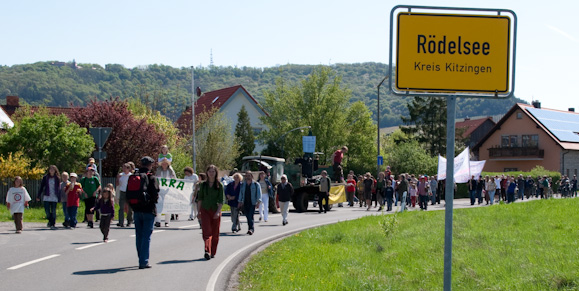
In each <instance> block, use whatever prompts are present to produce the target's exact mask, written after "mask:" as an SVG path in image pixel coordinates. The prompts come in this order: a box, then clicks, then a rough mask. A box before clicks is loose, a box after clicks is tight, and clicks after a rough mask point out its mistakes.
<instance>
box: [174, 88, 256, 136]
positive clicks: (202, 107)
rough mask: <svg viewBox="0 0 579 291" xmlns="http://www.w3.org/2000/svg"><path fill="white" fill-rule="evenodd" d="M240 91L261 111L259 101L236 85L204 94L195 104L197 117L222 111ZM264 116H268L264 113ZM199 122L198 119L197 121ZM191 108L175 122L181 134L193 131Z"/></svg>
mask: <svg viewBox="0 0 579 291" xmlns="http://www.w3.org/2000/svg"><path fill="white" fill-rule="evenodd" d="M238 90H243V91H244V92H245V93H246V94H247V96H249V98H250V99H251V100H252V101H253V102H254V103H255V104H256V105H257V106H258V107H259V108H260V109H261V106H260V105H259V103H257V101H256V100H255V99H254V98H253V96H251V94H249V92H247V90H245V88H243V86H241V85H236V86H233V87H227V88H223V89H219V90H215V91H209V92H206V93H203V95H201V97H199V99H197V101H196V102H195V115H196V116H199V115H201V114H203V113H206V112H213V110H215V109H220V108H221V106H223V104H225V103H226V102H227V100H229V98H231V96H233V95H235V93H236V92H237V91H238ZM262 110H263V109H262ZM264 114H267V113H266V112H265V111H264ZM195 120H196V121H197V119H195ZM191 123H192V120H191V107H187V108H186V109H185V111H184V112H183V113H182V114H181V116H179V119H177V122H175V124H176V126H177V128H179V130H181V132H189V131H191V125H192V124H191Z"/></svg>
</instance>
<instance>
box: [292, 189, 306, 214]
mask: <svg viewBox="0 0 579 291" xmlns="http://www.w3.org/2000/svg"><path fill="white" fill-rule="evenodd" d="M293 205H294V208H295V209H296V211H297V212H298V213H301V212H306V211H307V210H308V195H307V194H306V193H304V192H300V193H297V194H296V195H295V197H294V201H293Z"/></svg>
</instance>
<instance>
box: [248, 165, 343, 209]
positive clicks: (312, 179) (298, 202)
mask: <svg viewBox="0 0 579 291" xmlns="http://www.w3.org/2000/svg"><path fill="white" fill-rule="evenodd" d="M242 161H243V164H242V167H241V170H242V171H248V170H249V171H264V172H266V173H268V174H269V179H270V182H271V183H272V184H273V185H276V184H277V183H279V182H280V178H281V176H282V175H283V174H285V175H287V177H288V181H289V182H290V183H291V184H292V185H293V186H294V197H293V199H292V203H293V206H294V208H295V209H296V211H297V212H305V211H307V209H308V206H309V202H310V201H315V200H316V197H317V195H318V194H319V193H320V191H319V184H320V177H321V176H320V174H321V172H322V171H323V170H326V171H327V172H328V176H329V177H332V176H333V175H332V174H333V170H332V167H331V166H318V160H317V159H315V158H314V157H313V155H311V154H310V155H308V154H306V155H304V157H302V158H298V159H296V160H295V162H294V163H293V164H286V163H285V159H283V158H277V157H270V156H248V157H244V158H243V159H242ZM332 187H343V184H338V183H332ZM275 195H276V197H275V199H270V200H269V201H270V205H269V209H270V210H272V212H273V211H279V208H278V205H277V193H276V194H275ZM331 208H332V205H331V204H330V205H329V207H328V208H327V209H326V210H330V209H331Z"/></svg>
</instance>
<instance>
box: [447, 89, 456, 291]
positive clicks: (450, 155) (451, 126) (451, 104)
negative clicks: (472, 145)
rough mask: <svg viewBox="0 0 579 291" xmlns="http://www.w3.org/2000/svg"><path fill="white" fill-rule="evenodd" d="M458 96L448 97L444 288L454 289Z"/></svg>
mask: <svg viewBox="0 0 579 291" xmlns="http://www.w3.org/2000/svg"><path fill="white" fill-rule="evenodd" d="M455 112H456V97H454V96H451V97H448V98H447V99H446V159H447V160H446V181H445V184H446V189H445V196H444V197H445V198H444V206H445V207H446V209H445V212H444V290H451V289H452V285H451V284H452V213H453V210H454V138H455V136H454V135H455V123H454V119H455Z"/></svg>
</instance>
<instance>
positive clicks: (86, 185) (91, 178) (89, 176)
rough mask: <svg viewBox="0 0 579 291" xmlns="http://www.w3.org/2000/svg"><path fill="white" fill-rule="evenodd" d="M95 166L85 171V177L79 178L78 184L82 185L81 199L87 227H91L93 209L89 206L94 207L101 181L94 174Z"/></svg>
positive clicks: (92, 224) (92, 225)
mask: <svg viewBox="0 0 579 291" xmlns="http://www.w3.org/2000/svg"><path fill="white" fill-rule="evenodd" d="M95 171H96V167H89V168H88V170H87V171H86V174H85V177H82V178H81V179H80V184H81V186H82V190H83V194H82V200H83V201H84V206H85V208H84V214H85V215H86V220H87V223H88V227H90V228H93V227H94V223H93V215H94V211H91V208H93V207H94V205H95V202H96V198H97V196H98V192H99V191H100V189H101V182H100V180H99V178H97V177H96V176H95Z"/></svg>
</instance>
